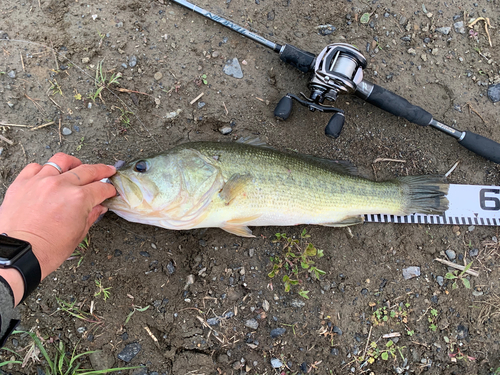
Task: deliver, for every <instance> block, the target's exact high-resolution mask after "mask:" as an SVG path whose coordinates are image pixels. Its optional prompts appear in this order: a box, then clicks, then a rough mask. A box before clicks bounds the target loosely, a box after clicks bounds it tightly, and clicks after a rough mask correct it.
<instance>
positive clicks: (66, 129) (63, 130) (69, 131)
mask: <svg viewBox="0 0 500 375" xmlns="http://www.w3.org/2000/svg"><path fill="white" fill-rule="evenodd" d="M71 133H73V132H72V131H71V129H70V128H67V127H64V128H62V134H63V135H70V134H71Z"/></svg>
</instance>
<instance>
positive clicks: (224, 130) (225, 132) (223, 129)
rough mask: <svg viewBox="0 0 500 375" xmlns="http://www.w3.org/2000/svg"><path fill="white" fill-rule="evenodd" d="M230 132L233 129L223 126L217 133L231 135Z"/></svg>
mask: <svg viewBox="0 0 500 375" xmlns="http://www.w3.org/2000/svg"><path fill="white" fill-rule="evenodd" d="M232 131H233V128H232V127H230V126H223V127H221V128H219V133H221V134H223V135H228V134H231V132H232Z"/></svg>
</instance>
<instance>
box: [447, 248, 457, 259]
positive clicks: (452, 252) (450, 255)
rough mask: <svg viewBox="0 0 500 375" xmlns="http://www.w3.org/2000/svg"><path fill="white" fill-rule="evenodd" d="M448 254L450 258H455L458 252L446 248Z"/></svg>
mask: <svg viewBox="0 0 500 375" xmlns="http://www.w3.org/2000/svg"><path fill="white" fill-rule="evenodd" d="M446 256H447V257H448V259H449V260H455V258H456V257H457V254H456V253H455V252H454V251H453V250H446Z"/></svg>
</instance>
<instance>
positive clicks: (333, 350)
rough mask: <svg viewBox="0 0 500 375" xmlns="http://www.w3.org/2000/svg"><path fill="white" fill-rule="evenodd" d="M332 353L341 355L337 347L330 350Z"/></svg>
mask: <svg viewBox="0 0 500 375" xmlns="http://www.w3.org/2000/svg"><path fill="white" fill-rule="evenodd" d="M330 354H331V355H339V350H338V349H337V348H332V350H330Z"/></svg>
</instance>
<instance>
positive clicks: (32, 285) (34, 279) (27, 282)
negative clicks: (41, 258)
mask: <svg viewBox="0 0 500 375" xmlns="http://www.w3.org/2000/svg"><path fill="white" fill-rule="evenodd" d="M12 268H15V269H16V270H18V271H19V272H20V273H21V275H22V276H23V280H24V295H23V299H22V300H21V302H23V301H24V300H25V299H26V298H27V297H28V296H29V295H30V294H31V292H33V291H34V290H35V289H36V287H37V286H38V285H39V284H40V280H41V279H42V270H41V268H40V262H38V259H37V257H36V256H35V254H33V250H31V249H30V250H29V251H27V252H26V253H25V254H23V256H21V257H20V258H19V259H18V260H17V261H16V262H15V263H14V264H13V265H12Z"/></svg>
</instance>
